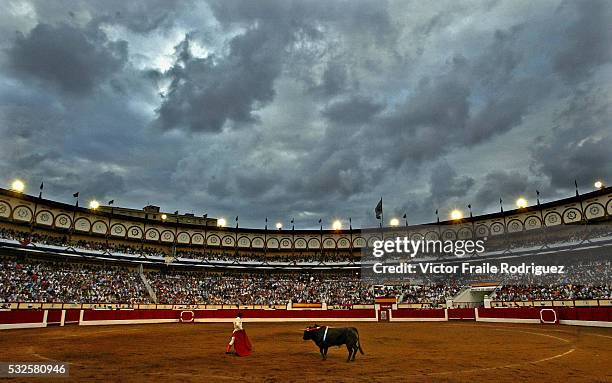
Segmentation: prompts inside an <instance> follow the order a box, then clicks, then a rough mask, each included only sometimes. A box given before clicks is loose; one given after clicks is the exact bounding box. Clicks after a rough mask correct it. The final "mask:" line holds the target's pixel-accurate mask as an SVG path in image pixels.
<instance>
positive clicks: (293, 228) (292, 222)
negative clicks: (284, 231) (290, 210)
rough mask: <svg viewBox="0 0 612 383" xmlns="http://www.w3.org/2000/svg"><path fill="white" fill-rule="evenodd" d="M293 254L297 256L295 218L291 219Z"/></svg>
mask: <svg viewBox="0 0 612 383" xmlns="http://www.w3.org/2000/svg"><path fill="white" fill-rule="evenodd" d="M291 253H292V255H293V256H295V218H291Z"/></svg>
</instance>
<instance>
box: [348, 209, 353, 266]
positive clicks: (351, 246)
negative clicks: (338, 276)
mask: <svg viewBox="0 0 612 383" xmlns="http://www.w3.org/2000/svg"><path fill="white" fill-rule="evenodd" d="M349 236H350V240H351V242H350V251H351V257H352V256H353V220H352V218H351V217H349ZM351 259H352V258H351Z"/></svg>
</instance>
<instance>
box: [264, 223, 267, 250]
mask: <svg viewBox="0 0 612 383" xmlns="http://www.w3.org/2000/svg"><path fill="white" fill-rule="evenodd" d="M267 254H268V217H266V226H265V227H264V257H265V256H267Z"/></svg>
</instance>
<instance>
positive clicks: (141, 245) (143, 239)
mask: <svg viewBox="0 0 612 383" xmlns="http://www.w3.org/2000/svg"><path fill="white" fill-rule="evenodd" d="M148 219H149V214H148V213H145V218H144V224H143V225H142V241H141V243H140V255H142V256H143V257H144V245H145V241H146V239H147V220H148Z"/></svg>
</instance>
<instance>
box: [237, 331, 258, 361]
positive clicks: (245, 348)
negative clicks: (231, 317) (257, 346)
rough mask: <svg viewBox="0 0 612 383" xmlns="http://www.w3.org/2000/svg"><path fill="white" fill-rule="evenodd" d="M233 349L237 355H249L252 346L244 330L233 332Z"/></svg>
mask: <svg viewBox="0 0 612 383" xmlns="http://www.w3.org/2000/svg"><path fill="white" fill-rule="evenodd" d="M233 336H234V338H235V339H234V349H235V350H236V355H238V356H249V355H251V350H253V347H252V346H251V341H250V340H249V337H248V336H247V333H246V331H244V330H239V331H236V332H235V333H234V334H233Z"/></svg>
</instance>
